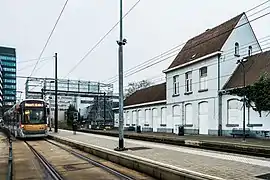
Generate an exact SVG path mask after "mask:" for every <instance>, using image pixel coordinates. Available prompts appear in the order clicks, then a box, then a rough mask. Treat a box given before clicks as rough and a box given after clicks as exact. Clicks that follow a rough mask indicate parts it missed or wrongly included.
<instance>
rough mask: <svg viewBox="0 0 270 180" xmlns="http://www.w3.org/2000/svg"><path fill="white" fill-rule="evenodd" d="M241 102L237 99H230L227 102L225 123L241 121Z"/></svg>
mask: <svg viewBox="0 0 270 180" xmlns="http://www.w3.org/2000/svg"><path fill="white" fill-rule="evenodd" d="M241 108H242V104H241V102H240V101H239V100H238V99H230V100H228V102H227V121H228V122H227V123H228V124H239V123H240V122H241Z"/></svg>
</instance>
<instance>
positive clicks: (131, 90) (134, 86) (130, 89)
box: [125, 80, 152, 98]
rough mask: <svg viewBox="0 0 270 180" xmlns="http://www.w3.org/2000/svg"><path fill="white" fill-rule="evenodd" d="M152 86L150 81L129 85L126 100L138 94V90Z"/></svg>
mask: <svg viewBox="0 0 270 180" xmlns="http://www.w3.org/2000/svg"><path fill="white" fill-rule="evenodd" d="M151 85H152V82H150V81H149V80H142V81H139V82H132V83H128V88H127V89H125V98H127V97H128V96H130V95H131V94H133V93H134V92H136V91H137V90H140V89H143V88H147V87H149V86H151Z"/></svg>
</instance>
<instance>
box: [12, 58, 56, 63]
mask: <svg viewBox="0 0 270 180" xmlns="http://www.w3.org/2000/svg"><path fill="white" fill-rule="evenodd" d="M52 57H53V56H47V57H42V58H40V62H42V61H43V60H49V59H51V58H52ZM37 60H39V59H38V58H36V59H27V60H23V61H18V60H17V62H16V63H17V64H21V63H28V62H32V61H37Z"/></svg>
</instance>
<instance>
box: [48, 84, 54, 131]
mask: <svg viewBox="0 0 270 180" xmlns="http://www.w3.org/2000/svg"><path fill="white" fill-rule="evenodd" d="M52 83H54V81H50V95H49V110H50V116H49V122H50V129H49V131H52V110H51V99H52V97H51V94H52V93H51V90H52V89H51V87H52Z"/></svg>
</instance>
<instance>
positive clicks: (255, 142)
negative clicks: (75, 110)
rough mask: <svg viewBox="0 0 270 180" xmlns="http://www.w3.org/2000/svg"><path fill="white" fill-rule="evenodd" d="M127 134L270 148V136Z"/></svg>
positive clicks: (98, 131) (126, 133)
mask: <svg viewBox="0 0 270 180" xmlns="http://www.w3.org/2000/svg"><path fill="white" fill-rule="evenodd" d="M82 130H84V131H89V132H91V133H100V134H101V133H102V134H104V135H105V134H108V135H110V134H118V131H117V130H107V131H102V130H89V129H82ZM124 134H125V135H133V136H146V137H149V136H150V137H151V136H152V137H153V136H154V137H160V138H161V137H166V138H173V139H177V140H197V141H205V142H206V141H208V142H221V143H230V144H231V143H234V144H241V145H250V146H262V147H265V148H270V138H264V139H259V138H250V137H247V138H246V141H245V142H243V138H242V137H235V138H233V137H232V136H231V137H229V136H226V137H225V136H209V135H185V136H178V135H177V134H173V133H157V132H142V133H136V132H132V131H125V132H124Z"/></svg>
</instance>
